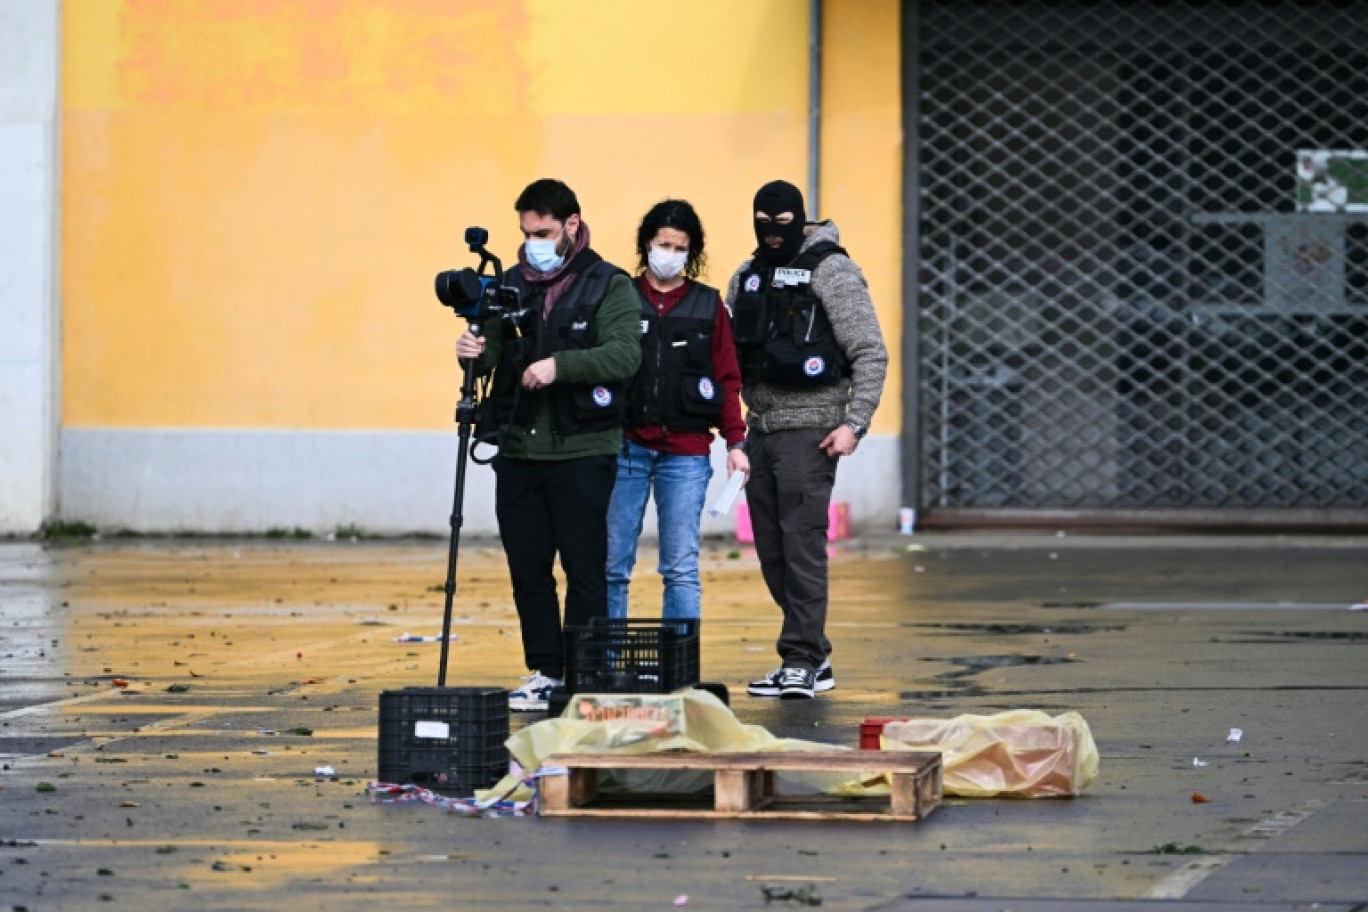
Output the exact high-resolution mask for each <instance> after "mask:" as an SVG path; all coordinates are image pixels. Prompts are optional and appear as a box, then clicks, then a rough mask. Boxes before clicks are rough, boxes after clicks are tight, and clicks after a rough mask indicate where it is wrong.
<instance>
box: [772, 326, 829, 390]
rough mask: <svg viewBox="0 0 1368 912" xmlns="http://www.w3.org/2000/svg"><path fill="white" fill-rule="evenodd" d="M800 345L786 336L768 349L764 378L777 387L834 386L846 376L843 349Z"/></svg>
mask: <svg viewBox="0 0 1368 912" xmlns="http://www.w3.org/2000/svg"><path fill="white" fill-rule="evenodd" d="M824 342H825V340H822V341H819V342H817V343H815V344H813V345H797V344H795V343H794V342H792V341H791V340H789V339H788V338H785V337H783V336H779V337H776V338H774V339H771V340H770V341H769V344H767V345H766V346H765V358H764V361H763V363H762V364H761V365H760V372H759V373H760V378H759V379H761V380H763V381H764V382H766V383H773V384H775V385H776V386H797V387H814V386H831V385H832V384H834V383H836V382H838V381H839V380H840V379H841V376H842V374H843V371H842V367H843V363H842V362H843V359H842V357H841V351H840V349H839V348H838V347H837V346H836V345H835V344H834V343H833V344H823V343H824Z"/></svg>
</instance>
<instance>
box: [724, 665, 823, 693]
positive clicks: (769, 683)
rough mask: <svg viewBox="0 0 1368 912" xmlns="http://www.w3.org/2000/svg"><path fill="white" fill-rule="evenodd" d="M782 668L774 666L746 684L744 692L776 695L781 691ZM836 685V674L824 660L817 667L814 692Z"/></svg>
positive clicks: (820, 691)
mask: <svg viewBox="0 0 1368 912" xmlns="http://www.w3.org/2000/svg"><path fill="white" fill-rule="evenodd" d="M783 677H784V669H782V668H776V669H774V671H771V672H770V673H769V674H767V675H765V676H764V677H763V678H761V679H760V680H758V681H751V682H750V684H748V685H746V693H748V694H750V695H751V696H752V697H777V696H779V694H780V691H781V689H782V688H781V684H782V679H783ZM835 686H836V674H835V672H833V671H832V670H831V662H830V661H829V660H828V661H825V662H823V663H822V667H820V668H818V669H817V682H816V684H815V685H814V686H813V690H814V691H815V692H816V693H826V692H827V691H828V690H831V689H832V688H834V687H835Z"/></svg>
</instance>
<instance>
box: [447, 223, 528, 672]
mask: <svg viewBox="0 0 1368 912" xmlns="http://www.w3.org/2000/svg"><path fill="white" fill-rule="evenodd" d="M488 240H489V232H488V231H486V230H485V229H484V228H480V227H478V226H472V227H470V228H467V229H466V232H465V242H466V244H468V245H469V246H470V251H471V252H472V253H477V254H479V255H480V266H479V268H478V269H471V268H469V267H466V268H465V269H450V270H447V271H445V272H440V273H438V274H437V281H436V286H437V299H438V300H440V301H441V302H442V303H443V304H445V305H446V306H447V307H450V308H451V309H452V310H454V311H455V312H456V315H457V316H461V317H465V318H466V320H468V321H469V323H470V332H471V333H472V334H473V335H476V336H478V335H479V334H480V322H481V320H483V319H484V318H485V317H487V316H490V315H493V316H495V317H497V316H498V314H499V313H501V312H502V311H503V309H504V298H506V297H507V296H508V295H509V294H510V293H511V294H512V295H513V296H516V294H517V292H516V291H514V290H513V289H511V288H506V287H505V286H504V284H503V266H502V264H501V263H500V262H499V258H498V257H496V256H494V254H492V253H490V252H489V250H488V249H486V247H485V244H486V242H488ZM486 266H489V267H492V271H491V272H490V273H488V274H487V273H486V272H485V267H486ZM479 407H480V403H479V399H478V397H477V395H476V389H475V361H474V359H462V361H461V400H460V401H459V402H457V403H456V427H457V437H458V438H459V441H460V443H459V445H458V447H457V455H456V489H455V492H454V494H453V496H452V503H451V542H450V546H449V547H448V549H447V575H446V584H445V585H444V586H443V587H442V591H443V592H445V593H446V604H445V606H444V609H443V613H442V655H441V659H440V664H439V665H438V667H437V686H438V687H445V686H446V673H447V657H448V655H449V653H450V651H451V607H452V601H453V599H454V598H455V595H456V557H457V554H458V552H459V551H460V545H461V526H462V525H464V523H465V517H464V515H463V511H464V508H465V480H466V461H467V460H468V459H469V458H470V437H471V433H472V431H473V429H474V427H475V425H476V422H477V421H478V418H479Z"/></svg>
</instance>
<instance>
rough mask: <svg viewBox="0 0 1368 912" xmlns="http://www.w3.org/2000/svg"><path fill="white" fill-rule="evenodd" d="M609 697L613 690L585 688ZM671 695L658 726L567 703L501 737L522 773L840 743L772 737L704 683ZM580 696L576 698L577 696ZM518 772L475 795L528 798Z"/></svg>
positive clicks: (829, 778)
mask: <svg viewBox="0 0 1368 912" xmlns="http://www.w3.org/2000/svg"><path fill="white" fill-rule="evenodd" d="M589 696H590V697H595V696H597V697H599V698H605V699H612V698H613V697H614V696H619V695H612V694H599V695H589ZM674 696H677V697H679V698H680V701H681V703H682V722H681V723H680V724H675V725H670V726H665V725H661V724H660V723H659V722H658V721H655V720H650V719H633V718H620V719H608V720H603V721H589V720H585V719H576V718H571V716H573V715H574V711H575V706H574V705H573V703H572V705H570V706H569V707H567V708H566V710H565V714H564V715H563V716H561V717H560V718H556V719H546V720H544V721H541V722H537V723H535V724H533V725H529V726H527V727H526V728H524V729H522V730H521V731H519V732H517V733H515V734H514V735H513V736H512V737H510V738H509V739H508V741H507V742H505V743H506V744H507V745H508V752H509V754H510V755H511V756H512V757H513V759H514V760H516V761H517V762H518V764H519V765H520V766H521V767H522V768H523V771H524V775H527V774H529V773H532V772H535V771H537V770H539V769H541V765H542V760H544V759H545V758H546V757H550V756H552V755H553V754H649V753H655V752H658V751H680V750H682V751H698V752H701V753H722V752H749V751H799V750H832V749H833V748H836V749H839V747H840V745H832V744H823V743H821V742H818V741H803V740H799V739H797V738H776V737H775V736H774V735H772V734H771V733H770V732H769V731H768V730H767V729H765V728H763V727H761V726H759V725H744V724H742V723H741V722H740V721H738V720H737V718H736V716H734V715H733V714H732V711H731V710H730V709H729V708H728V707H727V705H726V704H724V703H723V702H722V701H721V700H719V699H717V697H715V696H713V695H712V694H710V693H708V692H707V691H703V690H695V689H691V688H689V689H685V690H681V691H678V692H677V693H676V694H675V695H674ZM583 697H584V695H580V696H578V697H576V699H583ZM784 778H785V779H787V780H789V781H793V782H796V783H801V784H803V785H805V786H807V787H809V788H813V789H817V790H822V791H828V792H832V793H837V794H879V792H878V791H877V788H883V789H884V793H886V788H887V787H886V786H878V787H876V790H875V791H865V790H863V789H862V788H861V787H860V786H859V785H858V783H851V782H849V779H850V775H849V774H848V773H846V774H837V773H815V774H808V773H804V774H794V775H791V776H790V775H787V774H786V775H785V777H784ZM518 780H519V777H518V776H515V775H510V776H508V777H506V778H505V779H504V780H503V781H501V782H500V783H498V784H497V785H495V786H494V787H493V788H492V789H489V790H488V791H484V792H479V793H477V794H476V797H477V798H481V799H484V798H494V797H502V796H503V795H505V794H508V795H509V797H510V798H512V799H513V800H518V801H523V800H526V799H527V798H529V797H531V795H530V791H529V790H528V789H526V788H525V787H521V786H519V785H518ZM711 782H712V776H711V774H710V773H707V772H703V773H697V774H696V773H681V772H677V771H676V772H665V771H659V772H657V771H651V770H622V771H614V773H613V774H612V775H607V774H605V775H604V776H603V778H601V779H600V787H601V788H603V789H605V790H606V789H610V788H612V787H613V786H614V785H615V784H616V785H617V786H618V787H620V788H630V789H634V790H641V791H676V792H684V791H691V790H693V789H694V788H701V787H705V786H707V785H710V784H711Z"/></svg>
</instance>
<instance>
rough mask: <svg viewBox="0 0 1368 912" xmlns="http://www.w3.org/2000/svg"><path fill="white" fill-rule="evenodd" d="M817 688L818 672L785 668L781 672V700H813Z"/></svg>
mask: <svg viewBox="0 0 1368 912" xmlns="http://www.w3.org/2000/svg"><path fill="white" fill-rule="evenodd" d="M816 687H817V672H815V671H812V670H811V669H807V668H783V669H780V671H779V698H780V699H781V700H811V699H812V697H813V692H814V691H815V690H816Z"/></svg>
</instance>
